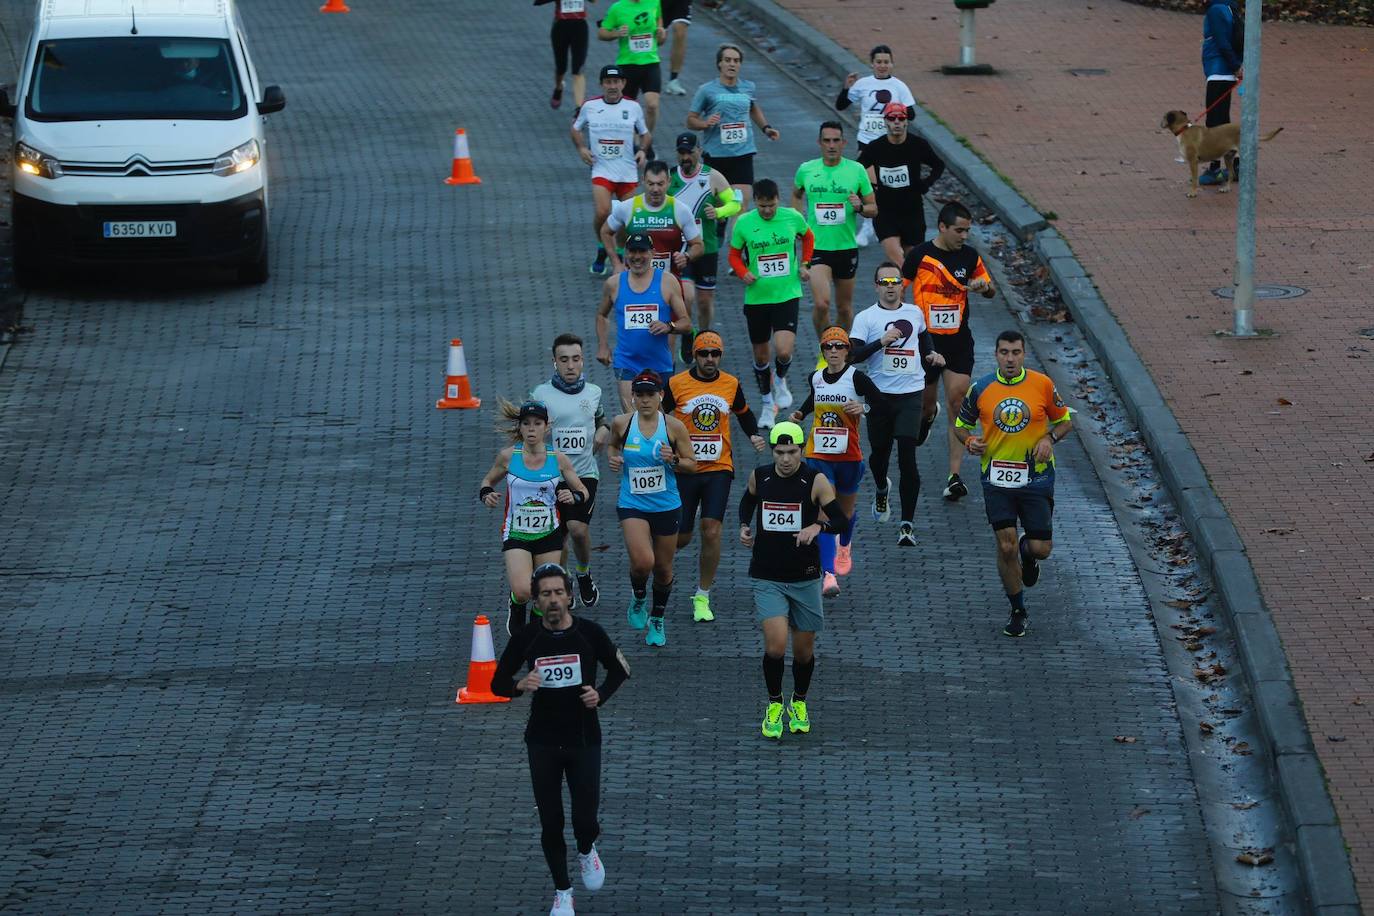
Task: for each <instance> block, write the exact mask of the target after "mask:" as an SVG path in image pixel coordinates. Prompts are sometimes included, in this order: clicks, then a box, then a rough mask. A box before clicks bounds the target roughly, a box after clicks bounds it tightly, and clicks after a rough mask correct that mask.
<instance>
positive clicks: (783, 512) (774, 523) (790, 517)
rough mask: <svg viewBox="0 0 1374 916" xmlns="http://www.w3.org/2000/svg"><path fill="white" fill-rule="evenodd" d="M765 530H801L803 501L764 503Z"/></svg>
mask: <svg viewBox="0 0 1374 916" xmlns="http://www.w3.org/2000/svg"><path fill="white" fill-rule="evenodd" d="M763 530H764V531H801V503H770V502H765V503H764V504H763Z"/></svg>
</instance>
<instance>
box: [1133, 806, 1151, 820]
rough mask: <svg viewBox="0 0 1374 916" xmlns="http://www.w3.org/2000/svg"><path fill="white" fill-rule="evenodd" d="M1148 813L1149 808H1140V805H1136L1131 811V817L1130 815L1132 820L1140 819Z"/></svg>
mask: <svg viewBox="0 0 1374 916" xmlns="http://www.w3.org/2000/svg"><path fill="white" fill-rule="evenodd" d="M1149 813H1150V809H1149V808H1142V807H1140V806H1139V805H1137V806H1136V807H1135V808H1134V809H1133V810H1132V811H1131V817H1132V818H1133V819H1134V820H1140V819H1141V818H1142V817H1144V816H1145V815H1147V814H1149Z"/></svg>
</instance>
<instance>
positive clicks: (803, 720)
mask: <svg viewBox="0 0 1374 916" xmlns="http://www.w3.org/2000/svg"><path fill="white" fill-rule="evenodd" d="M787 730H788V731H790V732H791V733H792V734H794V735H795V734H796V733H797V732H809V731H811V717H810V716H808V715H807V714H806V701H805V700H792V701H791V702H789V703H788V704H787Z"/></svg>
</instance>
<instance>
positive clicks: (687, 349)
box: [678, 328, 697, 366]
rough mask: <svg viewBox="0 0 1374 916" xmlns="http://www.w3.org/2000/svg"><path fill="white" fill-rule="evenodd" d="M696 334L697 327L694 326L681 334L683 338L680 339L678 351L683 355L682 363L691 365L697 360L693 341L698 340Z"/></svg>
mask: <svg viewBox="0 0 1374 916" xmlns="http://www.w3.org/2000/svg"><path fill="white" fill-rule="evenodd" d="M696 336H697V331H696V328H693V329H692V330H690V331H688V332H687V333H686V334H683V335H681V339H680V340H679V341H678V352H679V354H680V355H681V356H682V363H683V365H685V366H691V365H692V363H694V362H696V358H697V357H696V353H694V352H693V351H692V341H694V340H696Z"/></svg>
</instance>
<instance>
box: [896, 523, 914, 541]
mask: <svg viewBox="0 0 1374 916" xmlns="http://www.w3.org/2000/svg"><path fill="white" fill-rule="evenodd" d="M897 546H898V547H915V546H916V532H915V531H913V530H912V529H911V522H902V527H901V529H900V530H899V531H898V532H897Z"/></svg>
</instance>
